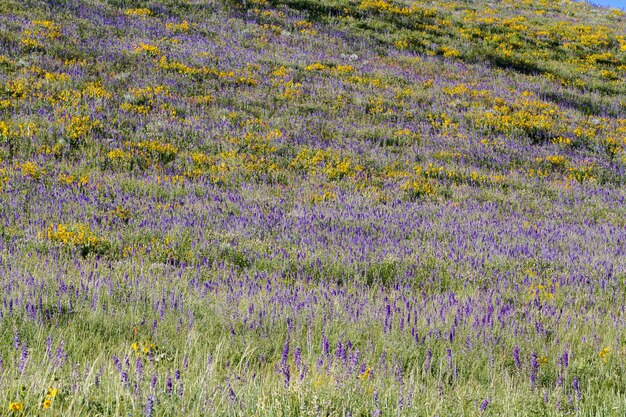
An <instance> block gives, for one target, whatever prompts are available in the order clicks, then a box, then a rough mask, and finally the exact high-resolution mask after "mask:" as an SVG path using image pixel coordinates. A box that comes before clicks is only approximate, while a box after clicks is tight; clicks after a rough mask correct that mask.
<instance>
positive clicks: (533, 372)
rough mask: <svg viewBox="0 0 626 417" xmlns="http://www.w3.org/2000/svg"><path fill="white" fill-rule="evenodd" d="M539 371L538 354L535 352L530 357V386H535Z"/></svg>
mask: <svg viewBox="0 0 626 417" xmlns="http://www.w3.org/2000/svg"><path fill="white" fill-rule="evenodd" d="M538 370H539V361H538V360H537V354H536V353H535V352H533V353H532V354H531V355H530V385H531V386H534V385H535V381H536V379H537V371H538Z"/></svg>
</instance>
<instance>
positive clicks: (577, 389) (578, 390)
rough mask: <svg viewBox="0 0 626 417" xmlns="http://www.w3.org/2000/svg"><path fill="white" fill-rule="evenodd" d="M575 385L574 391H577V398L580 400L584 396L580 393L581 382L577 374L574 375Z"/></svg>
mask: <svg viewBox="0 0 626 417" xmlns="http://www.w3.org/2000/svg"><path fill="white" fill-rule="evenodd" d="M573 386H574V392H575V393H576V399H577V400H578V401H580V399H581V398H582V395H581V393H580V384H579V381H578V377H577V376H575V377H574V380H573Z"/></svg>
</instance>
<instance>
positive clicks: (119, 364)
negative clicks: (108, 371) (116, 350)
mask: <svg viewBox="0 0 626 417" xmlns="http://www.w3.org/2000/svg"><path fill="white" fill-rule="evenodd" d="M112 359H113V365H115V369H117V372H119V373H122V362H120V360H119V359H118V357H117V356H115V355H113V358H112Z"/></svg>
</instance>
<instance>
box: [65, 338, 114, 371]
mask: <svg viewBox="0 0 626 417" xmlns="http://www.w3.org/2000/svg"><path fill="white" fill-rule="evenodd" d="M55 358H56V366H57V367H59V368H61V367H62V366H63V364H64V363H65V360H66V359H67V354H66V353H65V342H64V341H63V340H61V343H59V348H58V349H57V353H56V355H55ZM120 366H121V365H120Z"/></svg>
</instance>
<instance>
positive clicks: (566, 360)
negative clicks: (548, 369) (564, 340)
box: [563, 349, 569, 368]
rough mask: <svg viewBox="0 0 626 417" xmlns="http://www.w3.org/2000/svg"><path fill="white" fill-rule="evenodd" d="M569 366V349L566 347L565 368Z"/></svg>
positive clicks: (564, 352) (564, 353)
mask: <svg viewBox="0 0 626 417" xmlns="http://www.w3.org/2000/svg"><path fill="white" fill-rule="evenodd" d="M568 366H569V351H568V350H567V349H565V350H564V351H563V368H567V367H568Z"/></svg>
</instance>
